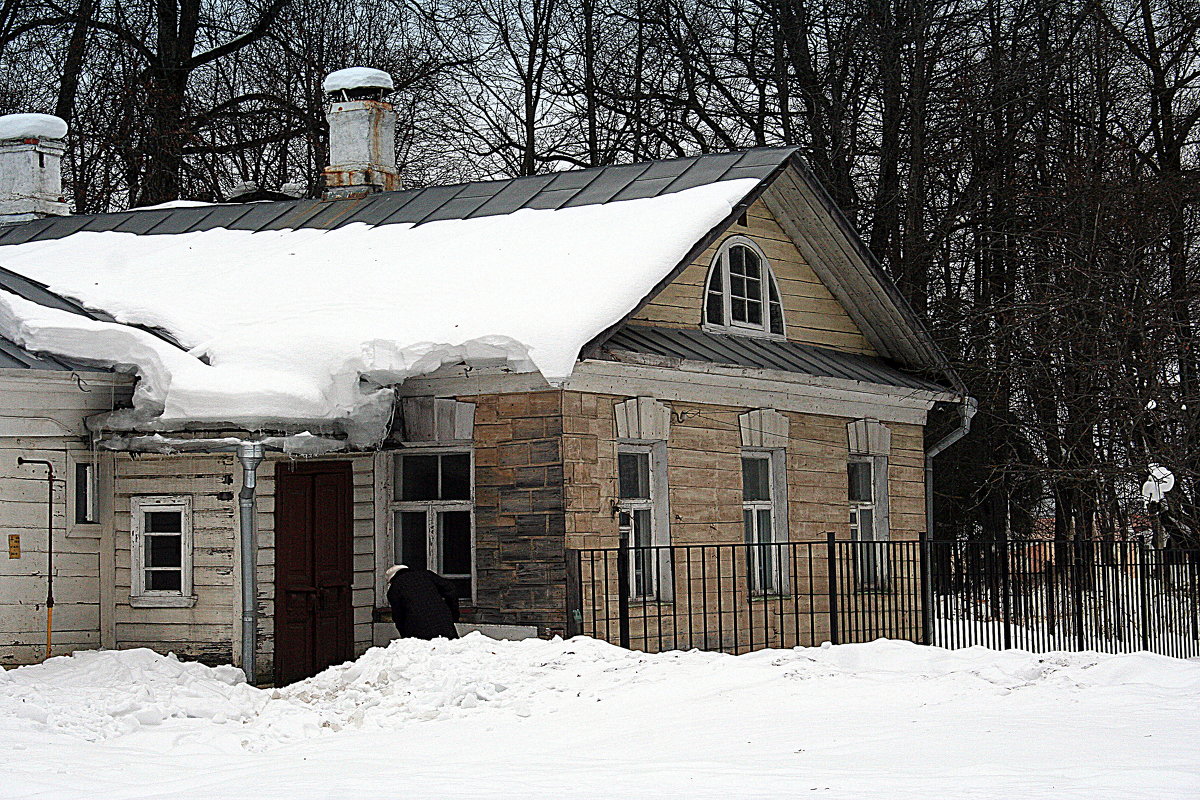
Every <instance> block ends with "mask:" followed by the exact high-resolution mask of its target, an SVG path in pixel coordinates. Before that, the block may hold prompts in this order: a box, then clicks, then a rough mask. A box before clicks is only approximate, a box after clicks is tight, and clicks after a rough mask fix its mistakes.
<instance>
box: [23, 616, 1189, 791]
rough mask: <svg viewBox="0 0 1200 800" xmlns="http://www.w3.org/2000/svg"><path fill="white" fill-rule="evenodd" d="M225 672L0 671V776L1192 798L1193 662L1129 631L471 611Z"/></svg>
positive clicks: (81, 665)
mask: <svg viewBox="0 0 1200 800" xmlns="http://www.w3.org/2000/svg"><path fill="white" fill-rule="evenodd" d="M139 653H141V654H144V655H143V656H141V657H139V655H138V654H139ZM229 673H230V671H229V670H228V668H218V669H217V670H211V669H209V668H207V667H200V666H197V665H181V664H179V663H178V662H172V661H171V660H170V659H166V658H163V657H161V656H155V655H153V654H149V653H148V651H128V652H120V653H119V652H101V653H88V654H81V655H77V656H75V657H74V658H56V659H52V660H51V661H50V662H48V663H47V664H46V665H44V666H41V667H23V668H20V669H16V670H11V671H9V672H8V673H0V737H2V738H3V739H4V741H5V742H6V743H7V744H9V745H10V747H11V748H13V749H14V751H16V752H15V753H14V755H15V758H13V759H10V760H9V762H8V763H6V765H5V766H4V767H3V768H0V785H2V786H4V791H5V796H12V797H31V796H37V797H44V798H59V797H61V798H68V797H69V798H74V797H78V796H80V791H81V787H83V794H85V795H87V796H89V797H92V796H95V797H105V798H112V799H113V800H134V798H137V799H138V800H144V799H145V798H152V797H153V798H157V797H165V796H172V797H177V798H181V799H182V798H197V800H199V798H211V797H229V798H243V797H245V798H256V799H257V800H275V799H276V798H278V800H285V798H296V797H317V796H319V797H328V798H346V799H347V800H349V799H350V798H362V797H384V796H391V795H395V794H397V793H400V794H403V795H405V796H414V797H416V796H420V797H424V796H454V797H478V798H527V797H547V796H553V797H564V798H594V797H612V798H644V797H649V796H653V797H658V798H676V797H678V798H681V799H682V798H693V799H694V798H697V797H706V798H709V797H711V798H728V797H738V798H751V797H753V798H764V800H765V799H766V798H776V797H790V796H796V795H798V794H800V793H803V794H806V795H807V794H809V793H812V794H813V795H814V796H821V797H833V798H843V799H844V800H849V799H850V798H861V797H873V796H882V797H889V798H898V799H901V800H918V799H919V798H927V797H971V798H987V800H1010V798H1013V797H1062V796H1067V795H1070V796H1078V797H1088V798H1097V799H1098V798H1112V799H1113V800H1117V798H1120V800H1130V798H1145V800H1164V798H1179V800H1183V798H1189V800H1190V798H1193V797H1195V796H1197V790H1200V767H1198V766H1197V764H1196V760H1195V755H1194V741H1195V737H1196V736H1197V735H1200V722H1197V718H1196V714H1195V713H1194V709H1195V706H1196V703H1197V701H1198V700H1200V663H1196V662H1188V661H1180V660H1177V659H1170V658H1166V657H1162V656H1155V655H1150V654H1144V653H1139V654H1129V655H1116V656H1114V655H1104V654H1098V653H1049V654H1033V653H1027V652H1020V651H1007V652H997V651H994V650H986V649H984V648H970V649H966V650H958V651H947V650H942V649H940V648H936V647H921V646H918V645H913V644H909V643H905V642H891V641H877V642H873V643H870V644H859V645H838V646H833V647H823V648H800V649H795V650H763V651H759V652H757V653H753V654H750V655H743V656H728V655H721V654H716V653H701V652H695V651H693V652H671V653H661V654H656V655H652V654H645V653H639V652H633V651H628V650H622V649H620V648H617V647H614V646H611V645H608V644H604V643H602V642H598V641H594V640H589V639H583V638H576V639H571V640H567V641H562V640H554V641H543V640H526V641H519V642H497V641H493V640H490V639H487V638H484V637H482V636H479V635H471V636H467V637H465V638H463V639H461V640H457V641H452V642H447V641H435V642H424V641H417V640H409V641H396V642H393V643H392V644H391V645H390V646H389V647H387V648H381V649H375V650H371V651H369V652H368V653H367V654H366V655H364V656H363V657H361V658H360V659H358V660H357V661H355V662H351V663H348V664H345V665H341V666H338V667H334V668H332V669H329V670H327V671H325V672H323V673H321V674H319V675H317V676H315V677H313V678H311V679H309V680H306V681H302V682H300V683H296V684H293V685H291V686H288V687H285V688H282V689H279V690H269V689H266V690H264V689H254V688H251V687H248V686H245V685H244V684H237V683H231V682H230V680H229ZM171 676H175V677H174V678H173V679H167V678H170V677H171ZM173 683H174V685H173Z"/></svg>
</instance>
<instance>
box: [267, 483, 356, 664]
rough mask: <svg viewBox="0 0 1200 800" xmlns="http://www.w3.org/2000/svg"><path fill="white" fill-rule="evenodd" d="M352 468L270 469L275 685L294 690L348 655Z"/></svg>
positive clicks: (350, 645) (350, 652) (350, 648)
mask: <svg viewBox="0 0 1200 800" xmlns="http://www.w3.org/2000/svg"><path fill="white" fill-rule="evenodd" d="M352 516H353V505H352V494H351V467H350V462H348V461H314V462H306V463H288V462H281V463H280V464H278V465H277V467H276V470H275V596H276V605H275V681H276V683H278V684H286V683H292V682H294V681H297V680H301V679H303V678H307V677H309V676H311V675H315V674H316V673H318V672H320V671H321V670H323V669H325V668H326V667H328V666H330V665H332V664H338V663H341V662H343V661H346V660H348V659H349V658H351V657H352V656H353V649H354V628H353V606H352V601H351V582H352V578H353V540H352Z"/></svg>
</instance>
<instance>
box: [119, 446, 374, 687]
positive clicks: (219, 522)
mask: <svg viewBox="0 0 1200 800" xmlns="http://www.w3.org/2000/svg"><path fill="white" fill-rule="evenodd" d="M278 458H279V457H277V456H272V457H269V458H268V459H267V460H266V461H265V462H264V463H263V464H262V465H261V466H260V467H259V483H258V492H257V509H258V516H257V526H258V542H259V550H258V565H257V575H258V601H259V608H258V613H259V617H258V619H259V630H258V665H257V666H258V671H259V674H260V675H270V674H271V671H272V669H273V663H272V658H273V654H274V624H273V612H274V600H275V494H274V492H275V478H274V469H275V462H276V461H277V460H278ZM340 458H349V459H350V460H351V461H352V462H353V467H354V472H353V481H354V588H353V595H352V597H353V603H354V647H355V653H362V652H364V651H365V650H366V649H367V648H368V647H370V646H371V611H372V608H373V606H374V602H373V601H374V591H373V586H374V553H375V512H374V494H373V493H374V468H373V460H372V458H371V456H370V455H369V454H361V455H346V456H340ZM240 488H241V466H240V465H239V464H238V461H237V459H236V458H235V457H234V456H233V455H231V454H219V455H188V456H165V455H164V456H160V455H142V456H139V457H136V458H134V457H130V456H128V455H121V456H119V457H118V458H117V466H116V479H115V491H116V504H117V509H118V513H117V515H116V542H115V546H116V578H117V579H116V592H115V595H116V601H115V602H116V646H117V647H122V648H124V647H150V648H152V649H154V650H158V651H160V652H166V651H168V650H170V651H174V652H175V653H177V654H178V655H180V656H183V657H187V658H195V659H199V660H202V661H205V662H208V663H230V662H232V661H234V659H235V656H236V644H235V643H236V642H237V641H238V640H239V637H240V626H241V617H240V614H241V609H240V598H239V592H240V590H239V589H238V580H237V578H238V574H239V572H238V570H239V564H238V538H237V537H238V514H237V492H238V490H239V489H240ZM135 495H188V496H190V497H191V498H192V513H193V540H194V551H193V558H194V563H193V586H194V592H195V596H196V603H195V605H194V606H193V607H191V608H134V607H132V606H130V603H129V591H130V589H129V586H130V580H129V578H130V575H129V565H130V553H129V540H130V523H131V517H130V513H129V503H130V498H131V497H133V496H135ZM222 495H228V496H229V499H224V498H223V497H222Z"/></svg>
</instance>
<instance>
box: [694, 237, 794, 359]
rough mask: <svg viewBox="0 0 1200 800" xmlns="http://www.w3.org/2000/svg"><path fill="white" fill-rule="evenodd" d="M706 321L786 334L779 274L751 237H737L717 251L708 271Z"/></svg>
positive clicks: (718, 325) (724, 326)
mask: <svg viewBox="0 0 1200 800" xmlns="http://www.w3.org/2000/svg"><path fill="white" fill-rule="evenodd" d="M704 322H705V324H706V325H707V326H709V327H715V328H720V329H724V330H733V331H741V332H758V333H767V334H771V335H774V336H783V335H784V326H783V304H782V303H781V302H780V300H779V288H778V287H777V286H776V285H775V276H774V275H773V274H772V272H771V266H770V264H768V263H767V259H766V257H765V256H764V255H763V254H762V251H760V250H759V249H758V248H757V247H753V246H752V245H751V244H750V243H749V240H748V239H744V238H742V237H734V238H733V239H730V240H729V241H727V242H726V243H725V245H724V246H723V247H722V248H721V250H720V252H718V253H717V257H716V259H715V260H714V261H713V265H712V269H711V270H709V273H708V287H707V290H706V292H705V295H704Z"/></svg>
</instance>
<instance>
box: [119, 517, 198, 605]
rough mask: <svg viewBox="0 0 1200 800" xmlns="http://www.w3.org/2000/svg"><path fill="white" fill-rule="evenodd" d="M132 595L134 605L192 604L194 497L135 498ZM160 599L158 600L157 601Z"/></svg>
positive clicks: (131, 539)
mask: <svg viewBox="0 0 1200 800" xmlns="http://www.w3.org/2000/svg"><path fill="white" fill-rule="evenodd" d="M131 512H132V517H133V518H132V525H131V531H130V562H131V563H130V568H131V572H132V574H131V579H130V595H131V598H132V599H134V600H138V599H140V600H144V601H146V602H143V603H132V604H134V605H190V603H179V602H174V601H179V600H188V599H190V598H191V596H192V501H191V498H190V497H186V496H173V497H134V498H133V499H132V501H131ZM156 600H157V601H160V602H155V601H156Z"/></svg>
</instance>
